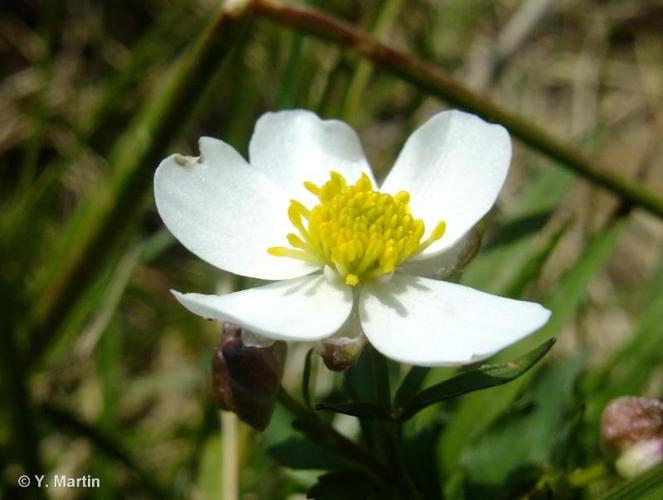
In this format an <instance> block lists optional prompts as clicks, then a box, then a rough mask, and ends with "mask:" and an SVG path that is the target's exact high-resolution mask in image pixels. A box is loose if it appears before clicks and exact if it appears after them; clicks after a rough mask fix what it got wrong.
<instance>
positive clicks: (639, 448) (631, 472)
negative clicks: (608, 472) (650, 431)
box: [615, 438, 663, 479]
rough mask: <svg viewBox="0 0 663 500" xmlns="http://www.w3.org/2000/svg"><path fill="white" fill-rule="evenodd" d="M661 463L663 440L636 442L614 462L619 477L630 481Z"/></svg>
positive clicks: (662, 458) (662, 459)
mask: <svg viewBox="0 0 663 500" xmlns="http://www.w3.org/2000/svg"><path fill="white" fill-rule="evenodd" d="M661 462H663V438H658V439H647V440H645V441H638V442H637V443H635V444H634V445H632V446H631V447H630V448H627V449H626V451H624V453H622V454H621V455H620V457H619V458H618V459H617V461H616V462H615V469H617V472H618V473H619V475H620V476H622V477H623V478H625V479H631V478H633V477H635V476H637V475H639V474H642V473H643V472H645V471H646V470H648V469H651V468H652V467H654V466H655V465H658V464H660V463H661Z"/></svg>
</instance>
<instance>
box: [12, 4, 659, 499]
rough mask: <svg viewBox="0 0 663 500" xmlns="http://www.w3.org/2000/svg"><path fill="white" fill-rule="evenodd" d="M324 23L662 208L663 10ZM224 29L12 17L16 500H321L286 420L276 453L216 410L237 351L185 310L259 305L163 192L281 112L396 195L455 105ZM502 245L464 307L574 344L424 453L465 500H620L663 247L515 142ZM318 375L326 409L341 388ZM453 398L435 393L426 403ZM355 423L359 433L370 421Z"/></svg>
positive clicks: (441, 414) (296, 366) (311, 48)
mask: <svg viewBox="0 0 663 500" xmlns="http://www.w3.org/2000/svg"><path fill="white" fill-rule="evenodd" d="M310 4H318V5H317V6H318V7H319V8H321V9H323V10H324V11H325V12H327V13H329V14H332V15H334V16H336V17H338V18H341V19H343V20H346V21H348V22H350V23H352V24H355V25H357V26H360V27H362V28H363V29H365V30H366V31H368V32H370V33H372V34H373V35H374V36H375V37H377V38H379V39H381V40H383V41H387V42H388V43H390V44H391V45H393V46H396V47H399V48H401V49H403V50H404V51H405V52H407V53H409V54H412V55H413V56H415V57H417V58H420V59H422V60H425V61H427V62H429V63H431V64H432V65H434V66H436V67H438V68H439V69H440V70H442V71H443V72H444V73H446V74H447V75H449V76H452V77H453V78H455V79H456V80H457V81H458V82H460V83H462V84H463V85H466V86H468V87H470V88H473V89H475V90H477V91H478V92H480V93H482V94H484V95H485V96H487V97H489V98H490V99H492V100H493V101H494V102H496V103H498V104H499V105H500V106H502V107H504V108H505V109H509V110H511V111H514V112H517V113H518V114H520V115H521V116H523V117H524V118H526V119H528V120H530V121H531V122H533V123H536V124H538V125H540V126H543V127H544V128H545V129H547V130H549V131H551V132H553V133H554V134H555V135H556V136H558V137H560V138H562V139H564V140H566V141H568V142H570V143H575V144H577V145H579V146H581V147H582V148H583V149H584V150H585V151H587V152H588V153H589V154H590V155H591V156H592V157H593V158H594V159H595V160H596V162H597V165H599V166H600V167H601V168H602V169H605V170H612V171H615V172H618V173H620V174H622V175H623V176H625V177H630V178H633V179H637V180H638V181H639V182H641V183H643V184H645V185H647V186H648V188H649V189H650V190H651V191H653V192H656V193H659V195H660V194H663V140H662V139H663V65H662V64H661V61H663V3H661V2H660V1H657V0H634V1H629V2H624V1H620V0H614V1H610V0H593V1H588V0H587V1H585V0H566V1H546V0H522V1H521V0H444V1H434V0H428V1H427V0H413V1H404V0H366V1H361V2H351V1H346V0H334V1H329V2H313V1H311V2H310ZM218 5H219V4H218V2H213V1H208V0H197V1H194V2H190V1H181V0H171V1H168V2H159V1H124V0H120V1H109V0H96V1H92V0H89V1H85V0H78V1H74V0H71V1H66V0H62V1H55V0H44V1H41V2H37V1H16V2H11V3H10V2H6V3H4V4H3V6H2V8H1V9H2V10H1V11H0V72H1V75H2V81H1V83H0V116H1V117H2V126H1V127H0V208H1V211H2V212H1V216H0V238H1V240H0V252H1V253H0V257H1V262H2V271H1V272H0V299H1V306H0V307H1V309H0V325H1V331H2V337H1V338H0V351H1V353H2V354H1V357H0V363H1V364H2V372H1V378H0V389H1V390H2V395H3V401H2V405H1V406H0V474H1V475H0V495H2V496H3V497H5V498H39V497H40V496H47V497H52V498H166V497H170V496H173V497H185V498H194V499H198V498H200V499H205V498H231V497H229V496H228V495H230V494H231V493H230V492H232V491H234V490H236V488H238V489H239V496H240V498H243V499H247V500H248V499H263V498H265V499H272V498H274V499H281V498H304V492H305V491H306V490H307V489H308V488H309V487H310V485H311V484H312V483H313V482H314V481H315V477H316V475H317V474H316V472H315V471H310V470H306V469H308V468H309V466H308V465H309V464H308V463H307V462H306V460H308V458H307V456H306V454H305V453H304V455H303V457H304V458H303V459H302V460H300V461H299V462H302V461H303V462H305V463H303V464H302V463H299V462H298V461H297V460H296V459H293V458H292V457H296V456H297V453H296V452H295V451H296V450H295V451H292V450H286V451H287V452H286V453H284V452H283V448H278V447H277V448H272V447H273V446H274V445H277V444H278V443H282V442H283V441H284V440H286V439H288V438H291V437H293V436H295V435H296V434H295V433H294V431H293V430H292V429H290V426H289V416H288V415H287V413H286V412H285V411H284V410H282V409H280V408H278V409H277V413H276V414H275V417H274V419H273V422H272V424H271V425H270V427H269V428H268V429H267V431H266V432H265V433H264V434H257V433H255V432H254V431H252V430H250V429H249V428H248V427H246V426H244V425H243V424H240V423H238V422H237V421H236V420H234V419H233V418H232V417H228V416H226V417H223V419H222V418H221V416H220V414H219V413H218V411H217V410H216V409H215V407H214V404H213V402H212V398H211V394H210V389H209V369H210V361H211V355H212V350H213V349H214V347H215V346H216V344H217V343H218V338H219V327H218V325H217V324H215V323H211V322H204V321H202V320H200V319H199V318H197V317H195V316H193V315H191V314H189V313H188V312H187V311H185V310H184V309H183V308H182V307H180V306H179V304H177V303H176V302H175V300H174V299H173V298H172V297H171V296H170V294H169V289H171V288H175V289H178V290H187V291H189V290H191V291H193V290H198V291H205V292H212V291H214V290H231V289H232V288H234V287H237V286H246V283H237V282H236V280H235V279H234V278H233V277H231V276H229V275H225V274H224V273H222V272H220V271H217V270H215V269H213V268H211V267H210V266H208V265H207V264H205V263H203V262H202V261H200V260H199V259H197V258H195V257H194V256H193V255H191V254H190V253H188V252H187V251H186V250H185V249H184V248H183V247H182V246H181V245H179V244H177V243H176V242H175V241H174V240H173V239H172V237H171V236H170V235H169V234H168V233H167V232H166V231H165V230H164V229H163V226H162V223H161V221H160V219H159V217H158V215H157V214H156V212H155V210H154V206H153V197H152V192H151V178H152V175H153V173H154V169H155V168H156V166H157V163H158V161H159V160H160V159H161V158H163V157H165V156H166V155H167V154H168V153H170V152H175V151H176V152H181V153H184V154H192V155H196V154H197V138H198V137H199V136H201V135H210V136H214V137H218V138H221V139H223V140H224V141H227V142H229V143H230V144H232V145H233V146H234V147H235V148H237V149H238V150H239V151H240V152H242V153H244V154H245V153H246V150H247V147H248V141H249V138H250V135H251V132H252V128H253V124H254V122H255V120H256V119H257V117H258V116H260V114H261V113H263V112H264V111H267V110H274V109H283V108H293V107H298V108H307V109H311V110H314V111H316V112H317V113H318V114H320V115H321V116H323V117H335V118H341V119H343V120H346V121H347V122H348V123H350V124H351V125H352V126H353V127H355V128H356V129H357V130H358V132H359V134H360V136H361V138H362V141H363V145H364V148H365V150H366V153H367V156H368V158H369V159H370V160H371V163H372V165H373V166H374V168H375V170H376V171H377V172H378V175H380V174H382V175H383V174H384V173H385V172H386V171H387V170H388V169H389V167H390V165H391V164H392V163H393V161H394V159H395V157H396V155H397V154H398V151H399V149H400V147H401V145H402V144H403V142H404V141H405V139H406V138H407V136H408V135H409V133H410V132H411V131H412V130H413V129H414V128H415V127H416V126H417V125H419V124H421V123H422V122H423V121H425V119H427V118H428V117H429V116H431V115H432V114H434V113H436V112H438V111H439V110H441V109H443V108H444V107H445V103H443V102H440V101H439V100H437V99H435V98H432V97H430V96H429V95H427V94H426V93H425V92H423V91H422V90H420V89H417V88H416V87H414V86H412V85H410V84H408V83H405V82H402V81H399V79H397V78H396V77H394V76H393V75H390V74H388V73H386V72H384V71H382V70H381V69H380V68H376V67H373V66H372V65H371V64H369V63H367V62H366V61H363V60H361V59H360V58H359V57H358V56H357V55H356V54H355V53H353V52H351V51H349V50H347V49H344V48H339V47H338V46H335V45H333V44H331V43H327V42H323V41H320V40H318V39H314V38H310V37H308V36H306V35H302V34H299V33H295V32H293V31H292V30H290V29H288V28H284V27H281V26H279V25H278V24H276V23H274V22H271V21H267V20H265V19H263V18H261V17H260V16H253V17H252V18H251V19H249V20H248V21H247V22H246V23H242V24H241V25H240V26H231V27H230V28H231V31H232V36H233V38H232V40H230V39H229V40H221V41H220V42H218V41H215V42H214V43H213V44H212V45H213V47H212V48H211V49H210V48H209V47H207V46H205V45H204V43H203V42H201V40H204V34H205V33H207V32H206V29H207V28H206V26H208V25H209V23H210V22H211V21H212V20H213V19H214V17H215V16H216V14H215V12H216V11H217V10H218ZM231 42H233V43H231ZM201 44H202V45H201ZM201 47H202V48H201ZM206 47H207V49H209V50H207V52H204V51H205V50H206ZM196 51H198V52H196ZM201 53H204V54H205V57H204V58H196V54H201ZM192 54H193V55H192ZM483 228H484V230H485V234H484V242H483V248H482V250H481V252H480V254H479V256H478V257H477V258H476V259H475V260H474V261H473V262H472V263H471V264H470V266H469V267H468V268H467V269H466V270H465V271H464V272H463V274H462V275H461V276H460V277H459V279H460V281H461V282H463V283H466V284H469V285H471V286H475V287H477V288H481V289H483V290H487V291H490V292H493V293H498V294H501V295H507V296H512V297H526V298H530V299H533V300H538V301H542V302H543V303H545V304H546V305H547V306H548V307H549V308H551V309H552V310H553V313H554V316H553V319H552V320H551V322H550V323H549V324H548V325H547V326H546V327H545V328H544V329H543V330H542V331H541V332H539V333H537V334H536V335H535V338H533V339H531V340H529V341H526V342H525V343H523V345H521V346H516V347H515V348H513V349H512V350H511V351H510V352H512V353H522V352H525V350H526V348H527V346H528V345H530V344H531V345H530V347H531V346H533V345H534V343H536V342H537V341H541V340H543V339H545V338H548V337H550V336H556V337H558V339H559V342H558V343H557V345H556V347H555V348H554V350H553V351H552V354H551V355H550V356H548V358H547V359H546V363H544V365H543V366H540V367H538V369H537V370H536V371H534V372H530V373H529V374H528V375H527V376H526V377H524V378H522V379H518V380H517V381H516V382H514V383H512V384H509V385H506V386H504V387H501V388H499V389H497V390H493V391H486V392H480V393H476V394H473V395H470V396H466V397H464V398H461V399H459V400H456V401H454V402H452V403H447V404H444V405H438V406H436V407H434V408H432V409H428V410H426V411H425V412H423V413H422V414H420V415H418V416H417V417H416V418H415V419H413V421H412V422H411V423H409V424H408V427H407V428H406V432H407V433H408V434H409V435H410V436H413V437H416V438H417V439H414V441H413V442H415V443H416V446H415V445H413V448H412V449H411V450H410V451H411V453H413V454H414V456H418V457H425V460H424V459H423V458H420V460H421V467H422V471H423V470H424V469H427V470H428V471H429V472H430V476H431V477H437V478H438V481H439V489H440V490H441V491H442V490H443V491H445V492H446V494H447V496H448V497H450V498H463V497H465V498H513V497H516V496H522V495H530V496H531V497H536V495H546V494H548V493H550V491H551V490H552V491H554V492H556V494H557V495H560V494H562V493H563V494H564V495H568V496H570V497H580V498H595V497H597V496H599V495H600V494H602V492H604V491H607V490H608V489H609V488H611V487H612V486H614V485H616V484H619V479H617V478H616V476H615V475H614V473H612V471H611V469H610V465H609V464H608V463H607V462H606V457H605V456H604V453H603V451H602V449H601V446H600V442H599V433H598V432H599V431H598V426H597V425H598V424H597V423H598V419H599V417H600V413H601V410H602V408H603V407H604V406H605V404H606V403H607V402H608V401H609V400H610V399H611V398H613V397H615V396H618V395H622V394H647V395H651V396H655V397H659V398H660V397H661V396H663V369H662V367H663V330H662V327H661V324H663V263H662V262H663V261H662V256H663V253H662V251H661V250H662V248H663V246H662V245H661V242H662V241H663V226H662V225H661V221H660V220H658V219H657V218H656V217H655V216H653V215H650V214H648V213H646V212H644V211H641V210H637V209H632V208H631V207H630V206H628V205H626V204H624V203H621V202H620V201H619V199H618V198H616V197H614V196H612V195H610V194H609V193H607V192H606V191H604V190H601V189H599V188H596V187H594V186H593V185H592V184H590V183H588V182H587V181H584V180H581V179H579V178H577V177H575V176H574V175H573V174H571V173H569V172H568V171H567V170H565V169H564V168H563V167H562V166H560V165H559V164H556V163H554V162H552V161H550V160H548V159H546V158H544V157H542V156H541V155H539V154H537V153H534V152H532V151H531V150H530V149H528V148H526V147H523V146H522V145H520V144H518V143H516V148H515V156H514V160H513V163H512V168H511V172H510V175H509V179H508V181H507V185H506V187H505V189H504V191H503V192H502V195H501V197H500V200H499V202H498V204H497V206H496V208H495V209H494V210H493V212H492V213H491V214H490V215H489V216H488V217H487V220H486V221H485V222H484V224H483ZM528 342H529V344H528ZM309 347H310V346H291V347H290V350H289V357H288V361H287V365H286V371H285V374H284V382H283V383H284V386H285V387H287V388H290V389H292V391H293V392H296V391H298V390H299V389H298V386H299V384H300V380H301V372H302V365H303V358H304V355H305V352H306V350H307V349H308V348H309ZM317 365H320V366H317V367H316V369H315V370H314V375H315V377H314V387H315V393H316V400H319V399H323V398H324V397H326V396H327V395H328V394H329V393H331V392H332V391H334V390H335V388H338V387H339V384H340V383H341V382H340V380H341V378H340V376H338V375H332V374H331V373H330V372H328V371H326V370H325V369H324V367H322V365H321V364H320V363H317ZM451 373H452V371H451V370H449V369H435V370H432V371H431V372H430V373H429V375H428V377H427V379H426V383H427V384H429V383H431V384H432V383H434V382H435V381H439V380H441V379H442V378H444V377H447V376H449V375H450V374H451ZM222 421H223V424H222ZM335 424H336V425H337V426H338V427H339V428H340V429H342V430H343V432H346V433H348V434H349V435H352V434H353V433H355V432H356V430H357V423H356V421H355V420H354V419H352V418H350V417H347V418H345V417H343V418H339V417H337V418H336V422H335ZM417 446H418V448H417ZM274 450H277V451H276V452H275V451H274ZM278 450H280V452H279V451H278ZM302 453H303V452H302ZM284 455H286V456H285V457H284ZM279 462H281V463H285V464H286V465H289V466H290V467H282V466H281V465H280V464H279ZM224 463H225V466H224ZM233 464H234V466H235V467H233V466H232V465H233ZM37 471H44V472H45V473H48V474H54V473H59V474H68V475H70V476H72V477H77V476H83V475H86V474H90V475H91V476H94V477H98V478H100V481H101V488H99V489H87V490H86V489H80V490H77V489H57V490H51V491H40V490H37V489H34V488H29V489H23V490H22V489H20V488H18V487H17V485H16V479H17V477H18V476H19V475H21V474H24V473H25V474H34V473H37ZM222 471H223V472H222ZM422 473H423V472H422ZM236 485H237V486H236ZM560 492H561V493H560ZM224 495H225V496H224Z"/></svg>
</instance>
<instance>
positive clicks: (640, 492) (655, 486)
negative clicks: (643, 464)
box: [601, 463, 663, 500]
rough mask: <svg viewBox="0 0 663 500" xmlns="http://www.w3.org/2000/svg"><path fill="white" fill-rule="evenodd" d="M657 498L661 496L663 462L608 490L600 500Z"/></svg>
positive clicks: (662, 488)
mask: <svg viewBox="0 0 663 500" xmlns="http://www.w3.org/2000/svg"><path fill="white" fill-rule="evenodd" d="M636 498H637V499H638V500H657V499H660V498H663V463H662V464H659V465H657V466H656V467H654V468H653V469H651V470H649V471H647V472H645V473H644V474H642V475H640V476H638V477H636V478H634V479H631V480H630V481H627V482H626V483H624V484H622V485H620V486H617V487H616V488H614V489H612V490H610V491H609V492H608V493H607V494H606V495H603V496H602V497H601V500H632V499H636Z"/></svg>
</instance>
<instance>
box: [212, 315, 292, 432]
mask: <svg viewBox="0 0 663 500" xmlns="http://www.w3.org/2000/svg"><path fill="white" fill-rule="evenodd" d="M242 333H243V332H242V329H241V327H239V326H238V325H235V324H232V323H224V325H223V337H222V339H221V345H220V346H219V347H218V348H217V350H216V351H215V353H214V358H213V360H212V389H213V393H214V397H215V399H216V402H217V404H218V405H219V406H220V407H221V408H222V409H224V410H227V411H232V412H233V413H236V414H237V416H238V417H239V418H240V419H241V420H242V421H244V422H246V423H247V424H249V425H251V426H252V427H254V428H255V429H257V430H264V429H265V427H267V425H268V424H269V421H270V419H271V416H272V412H273V411H274V405H275V403H276V395H277V393H278V391H279V385H280V381H281V373H282V371H283V363H284V361H285V353H286V344H285V343H284V342H275V343H274V344H272V345H269V346H266V347H261V346H256V345H253V344H252V345H249V346H247V345H246V344H245V343H244V341H243V340H242Z"/></svg>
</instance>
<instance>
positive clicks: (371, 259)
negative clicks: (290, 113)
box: [267, 171, 446, 286]
mask: <svg viewBox="0 0 663 500" xmlns="http://www.w3.org/2000/svg"><path fill="white" fill-rule="evenodd" d="M329 177H330V178H329V180H328V181H327V182H325V183H324V184H323V185H322V186H317V185H315V184H313V183H312V182H308V181H307V182H305V183H304V187H305V188H306V189H307V190H308V191H310V192H311V193H312V194H314V195H315V196H317V198H318V200H319V201H320V203H319V204H318V205H316V206H315V207H313V208H312V209H311V210H309V209H308V208H306V207H305V206H304V205H302V204H301V203H300V202H298V201H296V200H291V202H290V207H289V208H288V218H289V219H290V222H292V225H293V226H294V227H295V228H296V229H297V231H298V232H299V234H294V233H290V234H288V235H287V239H288V243H289V244H290V246H291V247H293V248H287V247H270V248H269V249H268V250H267V251H268V252H269V253H270V254H271V255H274V256H277V257H291V258H294V259H299V260H304V261H307V262H314V263H316V264H325V265H328V266H329V267H330V268H331V269H335V270H336V271H337V272H338V274H339V275H340V276H341V277H342V278H343V279H344V280H345V283H346V284H348V285H350V286H356V285H357V284H358V283H359V282H360V281H362V280H363V279H364V280H365V279H367V278H376V277H379V276H382V275H385V274H389V273H393V272H394V271H395V270H396V268H397V267H398V266H399V265H401V264H402V263H403V262H405V261H406V260H407V259H409V258H410V257H413V256H415V255H418V254H420V253H421V252H423V251H424V250H425V249H426V248H428V247H429V246H430V245H431V244H433V243H434V242H435V241H437V240H439V239H440V238H442V236H443V235H444V231H445V227H446V226H445V223H444V221H440V222H439V223H438V224H437V225H436V226H435V228H434V229H433V231H432V232H431V234H430V235H429V236H428V238H426V239H425V240H424V241H421V238H422V237H423V235H424V233H425V226H424V223H423V221H422V220H420V219H415V218H414V217H413V216H412V215H411V214H410V205H409V202H410V194H409V193H408V192H407V191H401V192H399V193H397V194H396V195H395V196H391V195H389V194H386V193H379V192H377V191H374V190H373V186H372V184H371V180H370V179H369V178H368V176H367V175H366V174H362V176H361V177H360V178H359V180H358V181H357V182H356V183H355V184H353V185H348V183H347V181H346V180H345V178H344V177H343V176H342V175H341V174H340V173H338V172H335V171H332V172H330V175H329Z"/></svg>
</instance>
